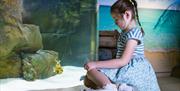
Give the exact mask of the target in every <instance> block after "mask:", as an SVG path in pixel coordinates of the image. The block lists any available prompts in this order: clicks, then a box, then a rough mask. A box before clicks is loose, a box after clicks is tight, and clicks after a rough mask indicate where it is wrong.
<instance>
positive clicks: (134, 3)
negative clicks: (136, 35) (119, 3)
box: [129, 0, 144, 35]
mask: <svg viewBox="0 0 180 91" xmlns="http://www.w3.org/2000/svg"><path fill="white" fill-rule="evenodd" d="M129 1H130V2H131V3H132V5H133V6H134V13H135V19H136V18H137V22H138V24H139V26H140V27H141V32H142V34H143V35H144V30H143V28H142V25H141V23H140V21H139V15H138V9H137V2H136V1H135V0H129Z"/></svg>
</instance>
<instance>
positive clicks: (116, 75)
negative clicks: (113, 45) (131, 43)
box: [99, 27, 160, 91]
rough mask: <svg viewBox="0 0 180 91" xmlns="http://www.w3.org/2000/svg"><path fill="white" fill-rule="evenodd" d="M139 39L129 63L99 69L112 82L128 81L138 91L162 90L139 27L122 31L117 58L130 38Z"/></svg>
mask: <svg viewBox="0 0 180 91" xmlns="http://www.w3.org/2000/svg"><path fill="white" fill-rule="evenodd" d="M131 39H133V40H137V42H138V45H137V46H136V48H135V50H134V53H133V56H132V58H131V60H130V61H129V63H128V64H127V65H125V66H123V67H121V68H118V69H109V68H107V69H106V68H103V69H99V71H100V72H102V73H104V74H105V75H106V76H107V77H108V78H109V79H110V80H111V82H113V83H115V84H122V83H126V84H128V85H131V86H134V87H135V88H137V89H138V91H160V89H159V85H158V82H157V78H156V75H155V72H154V70H153V68H152V66H151V64H150V63H149V62H148V60H147V59H146V58H145V56H144V41H143V34H142V32H141V30H140V28H139V27H137V28H133V29H131V30H129V31H128V32H122V33H121V36H120V37H119V39H118V43H117V55H116V58H120V57H121V56H122V54H123V51H124V49H125V46H126V43H127V41H128V40H131Z"/></svg>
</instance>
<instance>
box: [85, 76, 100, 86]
mask: <svg viewBox="0 0 180 91" xmlns="http://www.w3.org/2000/svg"><path fill="white" fill-rule="evenodd" d="M84 85H85V86H86V87H88V88H92V89H97V88H98V87H97V85H96V84H95V83H94V82H92V81H91V80H90V79H89V78H88V77H87V76H85V78H84Z"/></svg>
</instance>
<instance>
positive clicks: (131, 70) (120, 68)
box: [84, 0, 160, 91]
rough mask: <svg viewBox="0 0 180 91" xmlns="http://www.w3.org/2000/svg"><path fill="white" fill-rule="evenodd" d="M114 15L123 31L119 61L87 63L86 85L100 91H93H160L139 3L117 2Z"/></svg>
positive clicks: (120, 38) (118, 47) (129, 0)
mask: <svg viewBox="0 0 180 91" xmlns="http://www.w3.org/2000/svg"><path fill="white" fill-rule="evenodd" d="M111 15H112V17H113V18H114V21H115V23H116V24H117V26H119V28H120V29H121V30H122V33H121V36H120V37H119V39H118V43H117V55H116V59H111V60H107V61H90V62H88V63H87V64H85V66H84V67H85V69H86V70H87V75H86V77H85V80H84V84H85V86H87V87H89V88H93V89H96V90H91V91H122V90H123V91H134V90H133V89H134V88H136V90H137V91H160V89H159V86H158V83H157V79H156V75H155V72H154V70H153V68H152V66H151V64H150V63H149V62H148V60H147V59H146V58H145V56H144V41H143V37H144V31H143V29H142V27H141V24H140V22H139V16H138V11H137V3H136V1H135V0H118V1H116V2H115V3H114V4H113V5H112V7H111ZM117 84H121V85H117ZM122 84H123V85H122ZM124 84H125V85H124ZM131 87H132V88H131Z"/></svg>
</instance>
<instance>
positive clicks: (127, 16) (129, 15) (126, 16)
mask: <svg viewBox="0 0 180 91" xmlns="http://www.w3.org/2000/svg"><path fill="white" fill-rule="evenodd" d="M123 18H124V20H125V21H126V22H130V20H131V19H132V12H131V11H129V10H127V11H125V13H124V15H123Z"/></svg>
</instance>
